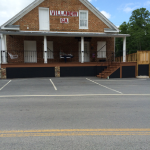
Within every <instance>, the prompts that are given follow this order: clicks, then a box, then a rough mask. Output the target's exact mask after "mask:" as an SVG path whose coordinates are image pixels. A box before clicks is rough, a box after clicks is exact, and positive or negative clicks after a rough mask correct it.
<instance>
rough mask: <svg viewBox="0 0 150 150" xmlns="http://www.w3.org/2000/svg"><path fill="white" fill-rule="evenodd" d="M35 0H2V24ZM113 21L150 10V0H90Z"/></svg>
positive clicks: (0, 20) (122, 20) (126, 19)
mask: <svg viewBox="0 0 150 150" xmlns="http://www.w3.org/2000/svg"><path fill="white" fill-rule="evenodd" d="M33 1H34V0H0V25H2V24H3V23H5V22H6V21H8V20H9V19H10V18H11V17H13V16H14V15H15V14H17V13H18V12H19V11H21V10H22V9H23V8H25V7H26V6H27V5H29V4H30V3H32V2H33ZM89 1H90V2H91V3H92V4H93V5H94V6H95V7H96V8H97V9H98V10H99V11H101V12H102V13H103V14H104V15H105V16H106V17H107V18H108V19H109V20H110V21H111V22H112V23H114V24H115V25H116V26H119V25H120V24H122V23H123V22H124V21H127V22H128V21H129V17H130V16H131V13H132V11H133V10H135V9H137V8H142V7H144V8H146V9H147V10H149V11H150V0H125V1H122V0H105V1H104V0H89Z"/></svg>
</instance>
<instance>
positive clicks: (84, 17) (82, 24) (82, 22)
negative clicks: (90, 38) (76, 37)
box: [79, 10, 88, 29]
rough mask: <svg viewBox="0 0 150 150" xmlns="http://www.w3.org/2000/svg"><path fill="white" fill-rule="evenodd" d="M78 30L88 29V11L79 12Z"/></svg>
mask: <svg viewBox="0 0 150 150" xmlns="http://www.w3.org/2000/svg"><path fill="white" fill-rule="evenodd" d="M79 29H88V11H87V10H80V11H79Z"/></svg>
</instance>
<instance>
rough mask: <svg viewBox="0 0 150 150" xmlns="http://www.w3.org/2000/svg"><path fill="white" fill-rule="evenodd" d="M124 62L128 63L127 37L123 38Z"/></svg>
mask: <svg viewBox="0 0 150 150" xmlns="http://www.w3.org/2000/svg"><path fill="white" fill-rule="evenodd" d="M123 62H126V37H124V38H123Z"/></svg>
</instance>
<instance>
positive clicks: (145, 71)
mask: <svg viewBox="0 0 150 150" xmlns="http://www.w3.org/2000/svg"><path fill="white" fill-rule="evenodd" d="M138 67H139V68H138V75H139V76H144V75H145V76H149V65H139V66H138Z"/></svg>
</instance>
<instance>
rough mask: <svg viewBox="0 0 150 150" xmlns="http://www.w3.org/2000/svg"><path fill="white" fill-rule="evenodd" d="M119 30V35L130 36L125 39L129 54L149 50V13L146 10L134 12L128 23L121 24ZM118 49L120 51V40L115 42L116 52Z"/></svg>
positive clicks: (141, 9)
mask: <svg viewBox="0 0 150 150" xmlns="http://www.w3.org/2000/svg"><path fill="white" fill-rule="evenodd" d="M119 29H120V30H121V32H120V34H130V35H131V36H130V37H127V50H129V53H133V52H136V51H137V50H148V49H150V42H149V41H150V12H149V11H148V10H146V8H140V9H136V10H134V11H133V12H132V15H131V17H130V18H129V22H128V23H126V22H123V23H122V24H121V25H120V27H119ZM118 49H122V40H119V39H117V40H116V50H118Z"/></svg>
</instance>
